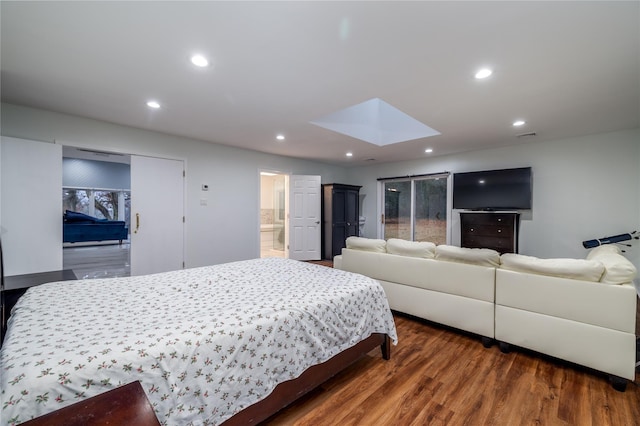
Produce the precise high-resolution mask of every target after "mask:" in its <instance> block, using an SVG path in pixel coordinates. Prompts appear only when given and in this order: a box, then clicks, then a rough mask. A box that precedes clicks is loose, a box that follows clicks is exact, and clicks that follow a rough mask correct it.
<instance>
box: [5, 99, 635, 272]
mask: <svg viewBox="0 0 640 426" xmlns="http://www.w3.org/2000/svg"><path fill="white" fill-rule="evenodd" d="M1 131H2V134H3V135H6V136H14V137H20V138H27V139H35V140H44V141H53V140H54V139H55V140H57V141H58V143H61V144H69V145H75V146H85V147H90V148H94V149H100V150H106V151H109V150H115V151H119V152H124V153H132V154H143V155H154V156H159V157H168V158H178V159H185V160H186V166H187V200H186V204H185V205H186V211H187V226H186V229H187V231H186V232H187V235H186V248H187V249H186V261H187V266H190V267H191V266H200V265H206V264H211V263H220V262H225V261H230V260H239V259H248V258H252V257H257V256H259V232H258V230H259V218H260V214H259V212H260V176H259V170H272V171H281V172H284V173H298V174H317V175H321V176H322V182H323V183H331V182H340V183H348V184H354V185H362V186H363V188H362V190H361V194H362V195H361V199H362V214H363V215H364V216H366V217H367V224H366V229H365V234H366V235H367V236H369V237H373V236H375V235H376V232H377V230H376V226H377V224H376V220H375V219H377V218H378V217H379V213H380V212H379V206H378V200H377V181H376V178H378V177H388V176H403V175H411V174H422V173H437V172H442V171H450V172H453V173H455V172H462V171H471V170H482V169H494V168H509V167H525V166H532V167H533V180H534V189H533V209H532V210H531V212H530V213H529V214H528V215H525V217H524V220H523V221H522V233H521V239H520V251H521V253H523V254H530V255H535V256H541V257H554V256H564V257H582V256H584V255H585V253H586V251H585V250H584V249H583V248H582V244H581V243H582V241H583V240H586V239H592V238H602V237H605V236H609V235H614V234H619V233H625V232H629V231H632V230H635V229H638V228H640V167H639V165H640V129H634V130H628V131H620V132H615V133H608V134H600V135H591V136H585V137H580V138H573V139H566V140H559V141H551V142H540V143H536V142H527V143H526V144H523V145H519V146H513V147H505V148H498V149H491V150H484V151H475V152H467V153H462V154H457V155H450V156H442V157H433V158H425V159H423V160H413V161H406V162H399V163H391V164H382V165H377V166H374V165H372V166H366V167H353V168H350V169H343V168H341V167H337V166H331V165H327V164H323V163H317V162H312V161H304V160H296V159H292V158H287V157H281V156H274V155H267V154H262V153H258V152H254V151H247V150H241V149H235V148H231V147H225V146H222V145H214V144H210V143H207V142H202V141H197V140H192V139H186V138H182V137H178V136H170V135H165V134H161V133H156V132H151V131H146V130H140V129H135V128H130V127H124V126H117V125H113V124H109V123H106V122H101V121H96V120H91V119H86V118H80V117H74V116H69V115H64V114H57V113H52V112H48V111H43V110H37V109H32V108H25V107H20V106H15V105H9V104H2V129H1ZM203 183H206V184H209V187H210V190H209V191H208V192H206V193H205V192H202V191H201V190H200V187H201V185H202V184H203ZM201 198H207V199H208V205H207V206H201V205H200V199H201ZM454 231H455V232H454V240H455V238H456V235H459V234H456V233H457V232H458V231H457V229H456V226H455V222H454ZM458 238H459V237H458ZM639 243H640V242H636V243H635V244H634V247H633V248H632V249H630V250H628V253H627V255H628V257H629V258H630V259H631V260H632V261H633V262H634V263H635V264H636V266H638V267H640V248H639V246H640V244H639Z"/></svg>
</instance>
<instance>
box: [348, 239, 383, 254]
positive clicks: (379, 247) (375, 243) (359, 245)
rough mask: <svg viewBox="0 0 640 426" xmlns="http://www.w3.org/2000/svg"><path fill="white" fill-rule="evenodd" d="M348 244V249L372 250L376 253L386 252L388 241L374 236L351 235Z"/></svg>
mask: <svg viewBox="0 0 640 426" xmlns="http://www.w3.org/2000/svg"><path fill="white" fill-rule="evenodd" d="M346 245H347V248H348V249H353V250H362V251H372V252H375V253H386V252H387V242H386V241H385V240H376V239H373V238H363V237H349V238H347V241H346Z"/></svg>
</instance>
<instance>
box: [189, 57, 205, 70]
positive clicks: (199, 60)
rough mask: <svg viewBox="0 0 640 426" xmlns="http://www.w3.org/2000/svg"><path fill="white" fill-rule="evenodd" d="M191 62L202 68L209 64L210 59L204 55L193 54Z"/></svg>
mask: <svg viewBox="0 0 640 426" xmlns="http://www.w3.org/2000/svg"><path fill="white" fill-rule="evenodd" d="M191 63H192V64H193V65H195V66H197V67H201V68H204V67H206V66H209V60H208V59H207V58H205V57H204V56H202V55H193V56H192V57H191Z"/></svg>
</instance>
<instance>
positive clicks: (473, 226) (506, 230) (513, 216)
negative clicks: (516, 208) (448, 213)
mask: <svg viewBox="0 0 640 426" xmlns="http://www.w3.org/2000/svg"><path fill="white" fill-rule="evenodd" d="M519 228H520V213H515V212H495V213H494V212H461V213H460V245H461V246H462V247H468V248H489V249H493V250H496V251H498V252H500V253H501V254H502V253H518V231H519Z"/></svg>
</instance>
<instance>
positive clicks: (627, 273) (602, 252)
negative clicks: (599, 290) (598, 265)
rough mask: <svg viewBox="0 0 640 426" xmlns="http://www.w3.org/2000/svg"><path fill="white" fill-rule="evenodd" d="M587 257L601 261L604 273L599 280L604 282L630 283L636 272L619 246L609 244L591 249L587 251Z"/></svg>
mask: <svg viewBox="0 0 640 426" xmlns="http://www.w3.org/2000/svg"><path fill="white" fill-rule="evenodd" d="M587 259H588V260H594V261H598V262H602V264H603V265H604V273H603V274H602V278H600V282H603V283H605V284H625V283H630V282H631V281H633V279H634V278H635V277H636V275H637V274H638V270H637V269H636V267H635V266H633V263H631V262H630V261H629V260H628V259H627V258H626V257H624V256H623V255H622V254H621V251H620V248H618V247H616V246H613V245H611V244H606V245H603V246H599V247H596V248H594V249H592V250H591V251H589V254H588V255H587Z"/></svg>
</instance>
